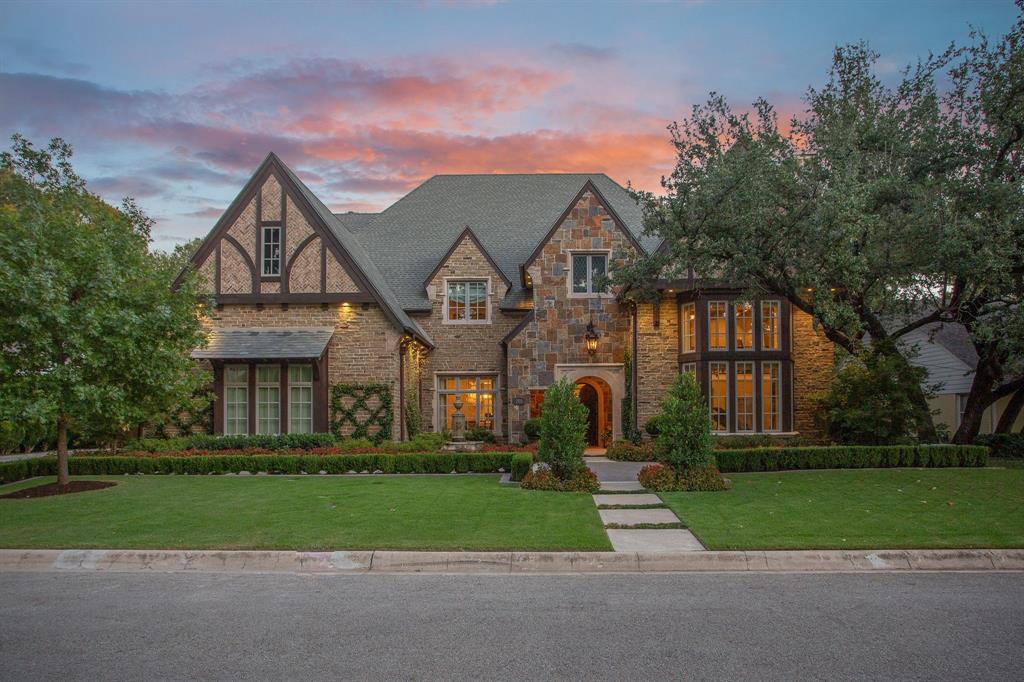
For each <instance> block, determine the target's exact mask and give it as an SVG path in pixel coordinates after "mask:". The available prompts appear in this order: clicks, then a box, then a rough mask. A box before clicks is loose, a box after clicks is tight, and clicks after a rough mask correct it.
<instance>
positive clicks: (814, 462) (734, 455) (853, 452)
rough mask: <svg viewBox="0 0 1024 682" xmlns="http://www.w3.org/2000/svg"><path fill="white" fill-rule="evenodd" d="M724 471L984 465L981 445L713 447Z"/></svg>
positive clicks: (983, 451)
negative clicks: (733, 448) (717, 448)
mask: <svg viewBox="0 0 1024 682" xmlns="http://www.w3.org/2000/svg"><path fill="white" fill-rule="evenodd" d="M715 459H716V460H717V462H718V468H719V470H720V471H723V472H743V471H783V470H786V469H870V468H889V467H983V466H985V465H986V464H987V463H988V448H985V447H982V446H980V445H826V446H821V447H800V448H753V449H744V450H716V451H715Z"/></svg>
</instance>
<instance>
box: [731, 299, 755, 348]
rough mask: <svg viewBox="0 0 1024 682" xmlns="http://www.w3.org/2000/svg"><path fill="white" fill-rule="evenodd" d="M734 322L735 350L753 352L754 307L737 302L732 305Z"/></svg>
mask: <svg viewBox="0 0 1024 682" xmlns="http://www.w3.org/2000/svg"><path fill="white" fill-rule="evenodd" d="M733 311H734V316H735V320H736V325H735V327H736V331H735V338H736V350H754V306H752V305H751V304H750V303H745V302H743V303H741V302H737V303H735V304H734V305H733Z"/></svg>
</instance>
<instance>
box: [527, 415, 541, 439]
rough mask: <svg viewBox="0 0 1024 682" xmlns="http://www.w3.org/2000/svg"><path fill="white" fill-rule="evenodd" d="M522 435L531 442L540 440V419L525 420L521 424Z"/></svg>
mask: <svg viewBox="0 0 1024 682" xmlns="http://www.w3.org/2000/svg"><path fill="white" fill-rule="evenodd" d="M523 433H525V434H526V438H527V439H528V440H530V441H531V442H532V441H535V440H537V439H538V438H540V419H527V420H526V421H525V422H523Z"/></svg>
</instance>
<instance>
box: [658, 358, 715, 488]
mask: <svg viewBox="0 0 1024 682" xmlns="http://www.w3.org/2000/svg"><path fill="white" fill-rule="evenodd" d="M658 429H659V430H658V449H657V454H658V458H659V459H660V460H661V461H663V462H665V463H666V464H669V465H671V466H672V467H673V468H675V469H676V470H682V469H687V468H696V467H706V466H710V465H712V464H714V461H715V460H714V457H713V456H712V455H711V413H710V411H709V410H708V403H707V400H705V399H704V396H703V395H701V392H700V387H699V386H697V381H696V380H695V379H694V378H693V375H692V374H690V373H689V372H683V373H682V374H680V375H678V376H676V378H675V380H674V381H673V382H672V385H671V386H670V387H669V389H668V393H666V394H665V397H664V398H663V399H662V401H661V416H660V419H659V420H658Z"/></svg>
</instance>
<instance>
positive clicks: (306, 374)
mask: <svg viewBox="0 0 1024 682" xmlns="http://www.w3.org/2000/svg"><path fill="white" fill-rule="evenodd" d="M288 433H313V366H312V365H289V366H288Z"/></svg>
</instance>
